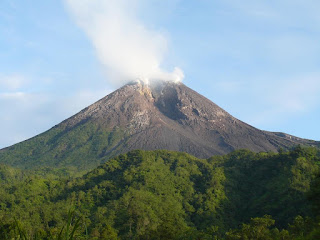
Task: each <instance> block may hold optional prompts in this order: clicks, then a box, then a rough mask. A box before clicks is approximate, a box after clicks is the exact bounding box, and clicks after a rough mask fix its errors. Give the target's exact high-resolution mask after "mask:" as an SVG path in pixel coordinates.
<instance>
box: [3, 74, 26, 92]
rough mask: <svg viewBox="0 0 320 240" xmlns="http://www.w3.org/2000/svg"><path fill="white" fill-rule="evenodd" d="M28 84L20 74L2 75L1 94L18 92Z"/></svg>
mask: <svg viewBox="0 0 320 240" xmlns="http://www.w3.org/2000/svg"><path fill="white" fill-rule="evenodd" d="M28 82H29V81H28V79H27V78H26V77H24V76H23V75H20V74H11V75H0V92H2V91H10V90H17V89H19V88H21V87H23V86H24V85H26V84H27V83H28Z"/></svg>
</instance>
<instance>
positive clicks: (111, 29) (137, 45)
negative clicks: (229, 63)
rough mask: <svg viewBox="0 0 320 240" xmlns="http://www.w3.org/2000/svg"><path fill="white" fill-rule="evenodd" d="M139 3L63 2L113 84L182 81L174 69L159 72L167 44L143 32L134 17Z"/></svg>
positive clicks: (157, 35)
mask: <svg viewBox="0 0 320 240" xmlns="http://www.w3.org/2000/svg"><path fill="white" fill-rule="evenodd" d="M141 2H142V0H107V1H106V0H66V3H67V6H68V8H69V9H70V10H71V12H72V13H73V15H74V17H75V19H76V22H77V24H78V25H79V26H80V27H81V28H82V29H84V31H85V32H86V34H87V35H88V37H89V38H90V40H91V41H92V43H93V45H94V47H95V49H96V52H97V55H98V57H99V59H100V61H101V62H102V64H103V65H104V66H105V67H106V69H107V73H108V75H109V79H110V80H111V79H113V82H112V83H113V84H116V85H119V83H120V84H124V83H126V82H127V81H131V80H133V79H139V80H142V81H144V82H146V83H148V81H149V80H155V79H156V80H165V81H174V82H180V81H182V79H183V77H184V74H183V72H182V70H181V69H179V68H177V67H176V68H175V69H174V71H173V72H167V71H165V70H163V69H162V68H161V62H162V60H163V57H164V54H165V53H166V52H167V40H166V38H165V37H164V36H163V34H161V33H160V32H157V31H152V30H149V29H147V28H146V27H145V26H144V25H143V24H142V23H141V22H140V21H139V20H138V19H137V16H136V12H137V7H138V6H139V5H141Z"/></svg>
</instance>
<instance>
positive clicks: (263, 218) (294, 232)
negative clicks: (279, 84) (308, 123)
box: [0, 147, 320, 239]
mask: <svg viewBox="0 0 320 240" xmlns="http://www.w3.org/2000/svg"><path fill="white" fill-rule="evenodd" d="M319 163H320V152H319V150H317V149H315V148H303V147H297V148H295V149H294V150H292V151H290V152H283V151H282V152H280V153H279V154H275V153H253V152H250V151H247V150H238V151H235V152H233V153H230V154H228V155H225V156H215V157H212V158H210V159H197V158H195V157H193V156H190V155H188V154H185V153H179V152H170V151H140V150H136V151H132V152H129V153H127V154H122V155H119V156H118V157H115V158H113V159H111V160H109V161H107V162H106V163H105V164H103V165H101V166H99V167H98V168H96V169H94V170H92V171H90V172H88V173H86V174H85V175H83V176H81V177H74V174H71V173H70V172H68V171H67V170H66V169H52V168H43V169H37V170H36V171H31V170H28V171H26V170H24V171H22V170H19V169H14V168H12V167H8V166H5V165H1V166H0V238H1V239H6V237H7V238H8V239H10V237H11V238H12V237H13V236H17V235H21V231H22V230H23V233H24V234H25V235H26V236H31V237H33V238H35V237H36V236H38V237H39V239H45V238H47V239H50V236H59V234H60V235H61V234H65V235H63V236H66V235H68V234H69V235H70V234H71V233H72V230H73V229H74V233H73V235H72V236H73V237H74V238H75V239H81V236H83V237H84V238H85V237H86V236H87V237H88V238H89V239H312V237H314V236H319V234H320V232H319V229H318V227H317V226H318V225H317V223H318V220H317V218H316V215H320V211H319V209H320V205H319V202H320V200H319V196H320V190H319V189H320V188H319V186H320V180H319V179H320V177H319ZM313 209H316V211H317V212H316V211H313ZM70 212H72V216H71V215H70ZM68 213H69V214H68ZM315 213H317V214H315ZM288 224H289V225H288ZM66 226H68V228H67V227H66ZM19 229H20V230H21V231H19ZM283 229H285V230H283ZM1 234H2V235H1ZM317 234H318V235H317ZM69 235H68V236H69ZM61 236H62V235H61ZM52 238H53V237H52ZM62 239H63V238H62Z"/></svg>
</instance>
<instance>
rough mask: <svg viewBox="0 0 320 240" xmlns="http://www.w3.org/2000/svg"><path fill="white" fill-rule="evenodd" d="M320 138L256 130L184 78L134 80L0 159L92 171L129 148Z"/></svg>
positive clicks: (207, 148) (272, 144)
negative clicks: (177, 80)
mask: <svg viewBox="0 0 320 240" xmlns="http://www.w3.org/2000/svg"><path fill="white" fill-rule="evenodd" d="M298 144H301V145H310V146H319V142H316V141H312V140H306V139H301V138H298V137H294V136H291V135H288V134H285V133H274V132H267V131H262V130H259V129H257V128H254V127H252V126H250V125H248V124H246V123H244V122H242V121H240V120H238V119H236V118H234V117H233V116H231V115H230V114H229V113H227V112H226V111H225V110H223V109H222V108H220V107H219V106H217V105H216V104H214V103H213V102H211V101H210V100H208V99H207V98H205V97H203V96H202V95H200V94H198V93H197V92H195V91H193V90H192V89H190V88H188V87H187V86H185V85H184V84H182V83H172V82H154V83H151V84H144V83H143V82H140V81H137V82H133V83H130V84H127V85H125V86H123V87H122V88H120V89H118V90H116V91H115V92H113V93H111V94H109V95H108V96H106V97H104V98H102V99H101V100H99V101H98V102H96V103H94V104H92V105H91V106H89V107H87V108H85V109H84V110H82V111H81V112H79V113H77V114H76V115H74V116H72V117H70V118H69V119H67V120H65V121H63V122H62V123H60V124H58V125H56V126H54V127H53V128H51V129H50V130H48V131H46V132H44V133H42V134H40V135H38V136H36V137H34V138H31V139H29V140H26V141H24V142H21V143H18V144H16V145H13V146H11V147H8V148H5V149H2V150H1V151H0V163H5V164H9V165H13V166H17V167H21V168H34V167H38V166H54V167H68V166H73V167H77V168H80V169H90V168H93V167H95V166H97V165H99V164H100V163H102V162H105V161H106V160H108V159H109V158H111V157H114V156H116V155H118V154H121V153H126V152H128V151H130V150H134V149H142V150H156V149H166V150H174V151H180V152H186V153H189V154H191V155H194V156H196V157H198V158H208V157H210V156H212V155H222V154H226V153H229V152H231V151H233V150H236V149H249V150H252V151H255V152H261V151H274V152H276V151H278V149H279V148H283V149H290V148H292V147H294V146H295V145H298Z"/></svg>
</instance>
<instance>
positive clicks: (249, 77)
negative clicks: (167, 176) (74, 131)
mask: <svg viewBox="0 0 320 240" xmlns="http://www.w3.org/2000/svg"><path fill="white" fill-rule="evenodd" d="M124 1H125V0H124ZM133 2H136V3H137V5H138V7H137V9H135V10H134V11H135V14H136V16H137V18H138V19H139V21H140V22H141V23H143V25H144V26H145V27H146V28H148V29H152V30H154V31H157V32H160V33H161V34H162V35H163V36H165V37H166V40H167V42H168V51H167V54H166V55H165V57H164V58H163V61H162V67H163V68H165V69H168V71H171V70H172V69H173V68H174V67H175V66H178V67H180V68H181V69H182V70H183V71H184V75H185V79H184V80H183V82H184V83H185V84H186V85H187V86H189V87H191V88H193V89H194V90H196V91H198V92H199V93H201V94H202V95H204V96H206V97H207V98H209V99H210V100H212V101H213V102H215V103H216V104H218V105H219V106H221V107H222V108H224V109H225V110H227V111H228V112H229V113H231V114H232V115H233V116H235V117H237V118H238V119H240V120H242V121H244V122H247V123H249V124H251V125H253V126H255V127H257V128H260V129H263V130H269V131H281V132H286V133H289V134H293V135H296V136H299V137H303V138H309V139H315V140H320V127H319V126H318V121H319V120H318V119H319V117H320V69H319V65H320V44H319V42H320V41H319V40H320V15H319V14H318V10H319V9H320V2H319V1H312V0H304V1H302V0H301V1H298V0H291V1H289V0H278V1H271V0H261V1H257V0H245V1H240V0H223V1H222V0H221V1H219V0H217V1H216V0H197V1H195V0H148V1H147V0H134V1H133ZM97 55H98V54H97V51H96V50H95V48H94V45H93V43H92V41H91V39H90V38H88V37H87V34H86V33H85V32H84V31H83V28H81V27H79V25H77V23H76V20H75V18H74V17H72V14H70V11H69V10H68V9H67V7H66V4H65V2H64V1H57V0H55V1H53V0H48V1H40V0H33V1H32V2H31V1H18V0H2V1H0V108H1V111H0V122H1V124H0V133H1V134H0V148H2V147H6V146H9V145H11V144H14V143H16V142H19V141H22V140H24V139H27V138H30V137H32V136H34V135H36V134H39V133H41V132H43V131H45V130H47V129H49V128H50V127H52V126H54V125H55V124H58V123H59V122H61V121H62V120H64V119H66V118H67V117H70V116H71V115H73V114H75V113H77V112H78V111H79V110H81V109H82V108H84V107H86V106H88V105H89V104H91V103H93V102H94V101H96V100H98V99H99V98H101V97H103V96H105V95H106V94H108V93H110V92H111V91H112V90H115V89H116V88H117V87H118V86H116V85H115V84H114V83H113V82H112V79H110V76H109V75H108V74H106V72H105V69H104V65H103V64H102V63H101V61H100V59H99V58H98V57H97Z"/></svg>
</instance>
